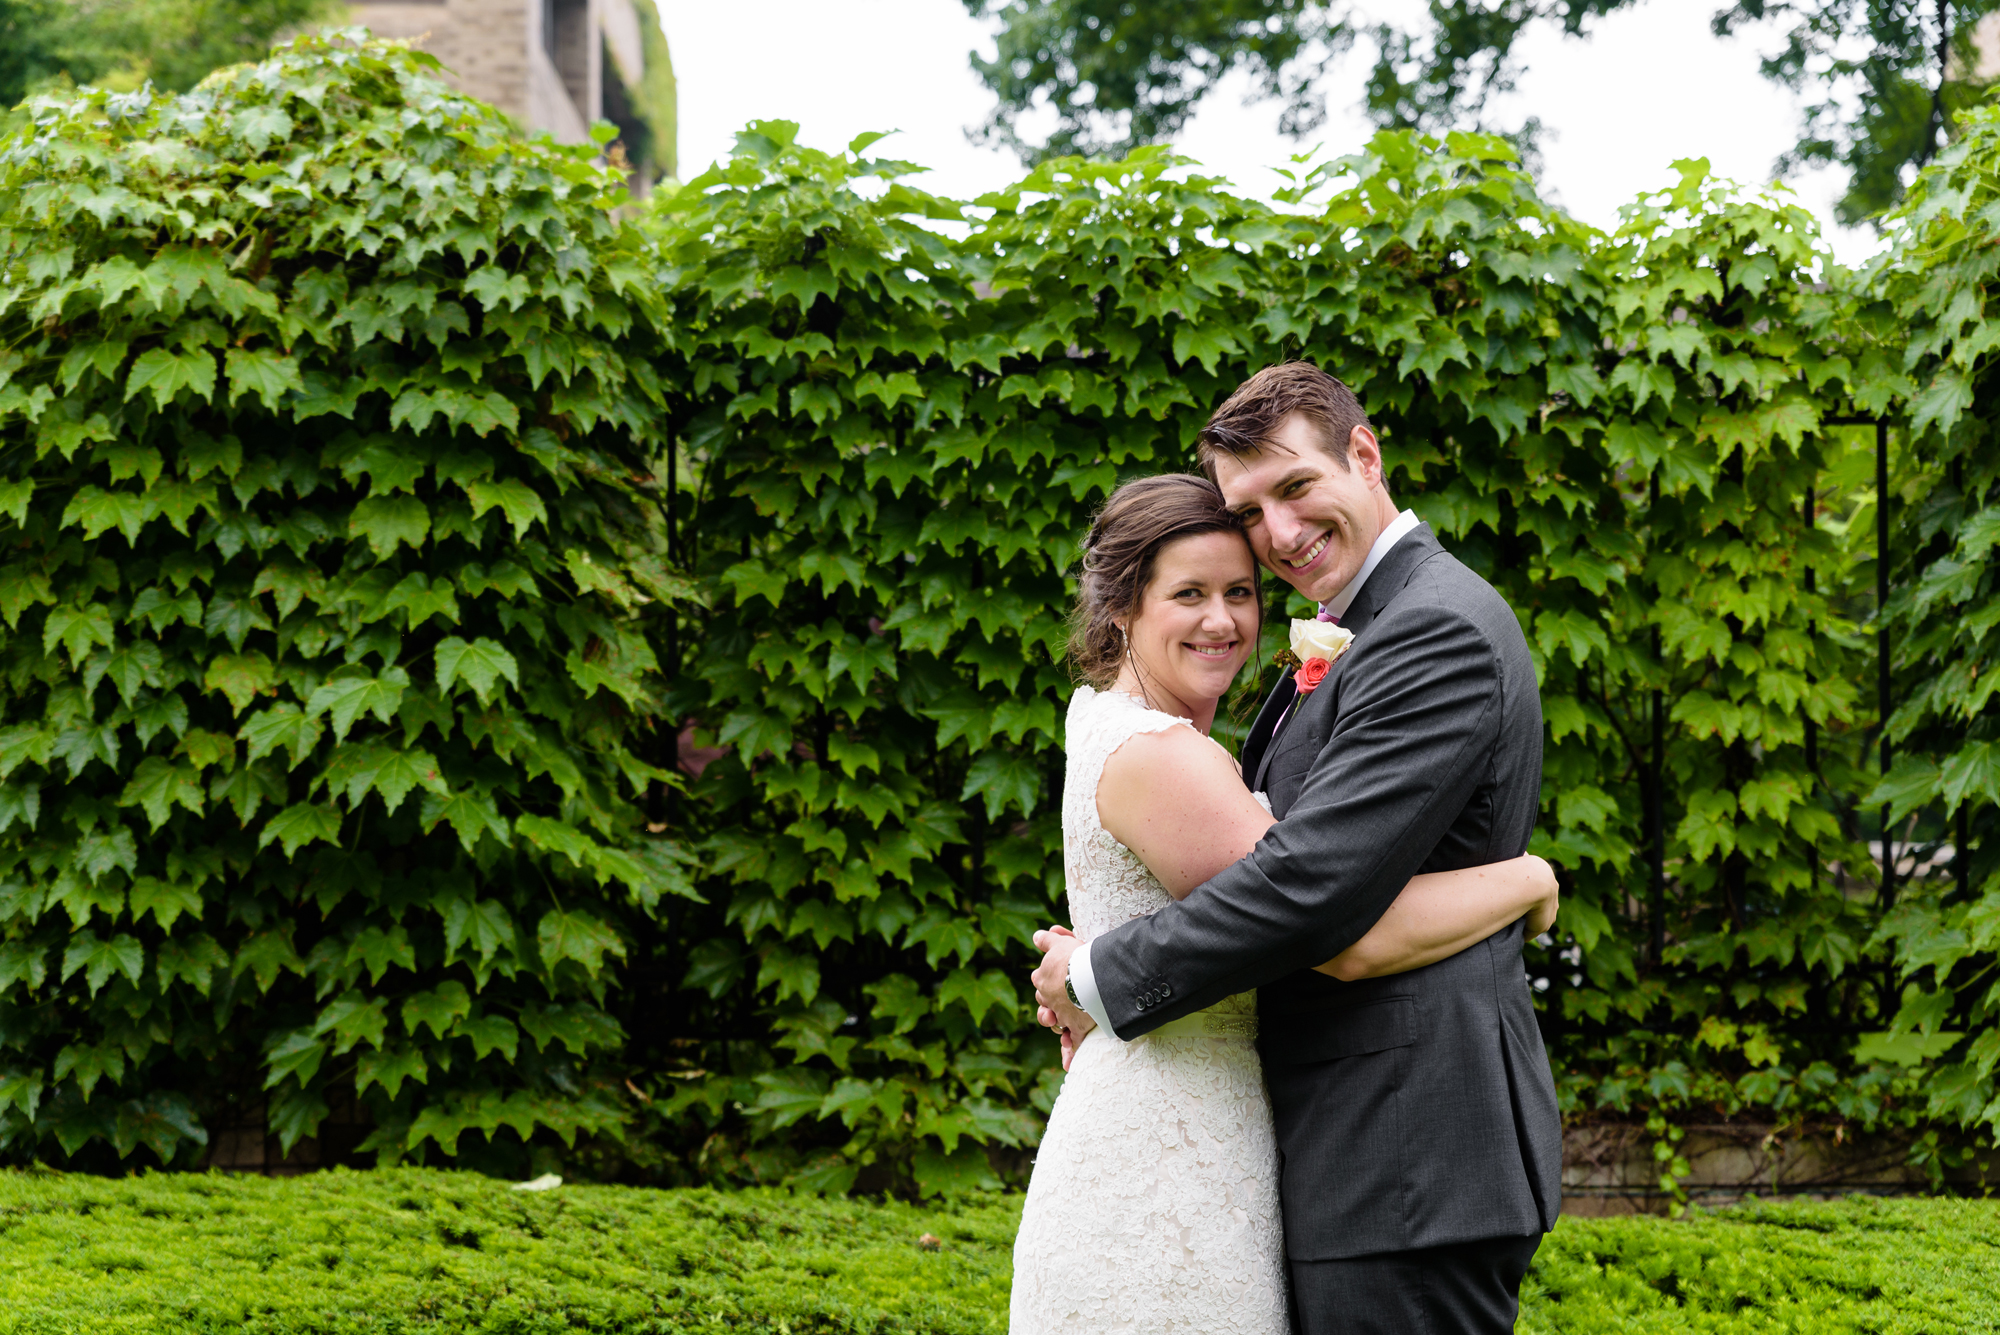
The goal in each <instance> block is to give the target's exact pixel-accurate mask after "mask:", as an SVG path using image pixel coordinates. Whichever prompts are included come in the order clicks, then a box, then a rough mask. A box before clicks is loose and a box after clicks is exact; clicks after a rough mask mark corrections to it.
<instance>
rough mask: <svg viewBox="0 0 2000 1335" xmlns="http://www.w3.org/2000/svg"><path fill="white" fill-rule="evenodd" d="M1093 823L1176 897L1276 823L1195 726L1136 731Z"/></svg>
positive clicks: (1104, 784)
mask: <svg viewBox="0 0 2000 1335" xmlns="http://www.w3.org/2000/svg"><path fill="white" fill-rule="evenodd" d="M1097 818H1098V819H1099V820H1100V821H1102V822H1103V823H1104V828H1105V829H1106V830H1109V831H1110V832H1111V837H1112V838H1113V839H1116V840H1117V841H1118V842H1119V843H1121V844H1123V845H1125V847H1127V848H1129V849H1131V850H1132V851H1133V852H1134V853H1136V854H1137V855H1138V857H1139V861H1141V862H1143V863H1145V864H1146V869H1147V870H1148V871H1150V872H1152V873H1153V875H1154V876H1157V877H1158V878H1159V880H1160V884H1161V885H1163V886H1165V887H1166V889H1167V893H1168V894H1170V895H1172V896H1173V897H1174V898H1175V899H1185V898H1187V895H1188V892H1189V891H1191V890H1193V889H1194V888H1195V887H1196V886H1198V885H1200V884H1201V883H1202V882H1203V881H1206V880H1208V879H1209V878H1210V877H1212V876H1214V875H1215V874H1216V873H1217V872H1219V871H1221V870H1222V869H1223V868H1224V867H1227V866H1228V865H1229V864H1231V863H1232V862H1236V861H1237V860H1239V859H1241V858H1244V857H1248V856H1249V854H1250V850H1251V849H1253V848H1255V847H1256V846H1257V841H1258V840H1259V839H1262V838H1263V837H1264V831H1266V830H1268V829H1270V828H1271V826H1272V824H1273V821H1272V818H1271V813H1270V812H1268V811H1266V810H1264V808H1263V807H1261V806H1259V805H1258V804H1257V799H1256V798H1254V797H1252V796H1251V795H1250V790H1249V789H1248V788H1245V787H1244V786H1243V776H1242V775H1241V774H1239V773H1238V772H1237V769H1236V762H1235V761H1234V760H1232V759H1230V758H1229V753H1228V752H1227V751H1225V750H1223V749H1222V748H1221V747H1220V746H1217V745H1216V744H1215V743H1214V742H1212V741H1210V740H1209V739H1208V738H1206V737H1204V736H1202V735H1201V734H1200V733H1198V732H1196V731H1195V730H1194V729H1192V728H1168V729H1166V730H1165V731H1163V732H1142V733H1138V734H1136V735H1135V736H1132V737H1129V738H1127V739H1126V740H1125V744H1124V745H1123V746H1120V747H1119V748H1118V749H1117V750H1116V751H1113V752H1112V753H1111V756H1110V758H1109V759H1108V760H1106V761H1105V762H1104V777H1103V778H1102V779H1100V780H1099V781H1098V784H1097ZM1517 916H1518V915H1517Z"/></svg>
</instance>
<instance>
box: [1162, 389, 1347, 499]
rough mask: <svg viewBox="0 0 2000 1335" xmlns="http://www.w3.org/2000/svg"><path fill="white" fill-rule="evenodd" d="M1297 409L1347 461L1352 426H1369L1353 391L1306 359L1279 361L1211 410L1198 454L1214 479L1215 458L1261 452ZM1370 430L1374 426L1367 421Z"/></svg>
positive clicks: (1322, 445)
mask: <svg viewBox="0 0 2000 1335" xmlns="http://www.w3.org/2000/svg"><path fill="white" fill-rule="evenodd" d="M1293 413H1297V414H1298V415H1299V416H1301V417H1303V418H1305V419H1306V420H1307V421H1308V422H1311V423H1312V424H1313V426H1314V427H1315V428H1316V429H1317V430H1318V432H1319V436H1320V448H1321V449H1323V450H1325V451H1326V452H1327V453H1328V454H1330V455H1332V456H1333V459H1334V462H1336V463H1338V464H1339V465H1340V466H1341V467H1342V468H1346V467H1348V463H1347V442H1348V439H1349V438H1350V437H1351V436H1352V435H1353V434H1354V428H1355V427H1358V426H1368V414H1367V413H1365V412H1363V411H1362V409H1361V400H1359V399H1357V398H1355V397H1354V391H1353V390H1351V389H1349V388H1348V387H1347V386H1345V385H1343V384H1341V383H1340V382H1339V381H1338V380H1336V379H1334V378H1333V377H1332V376H1330V375H1328V374H1327V373H1326V372H1324V371H1322V370H1320V369H1319V368H1318V367H1317V366H1313V365H1311V364H1309V363H1307V362H1280V363H1279V364H1278V365H1276V366H1267V367H1265V368H1264V369H1263V370H1261V371H1259V372H1258V373H1257V374H1256V375H1253V376H1251V377H1250V378H1249V379H1248V380H1246V381H1244V382H1243V383H1242V384H1241V385H1240V386H1238V387H1237V390H1236V392H1235V393H1234V394H1231V395H1230V396H1229V397H1228V398H1227V399H1225V400H1223V403H1222V406H1221V407H1220V408H1217V409H1216V410H1215V411H1214V412H1213V413H1212V414H1210V415H1209V419H1208V425H1207V426H1204V427H1203V428H1202V429H1201V435H1200V436H1198V437H1197V438H1196V441H1197V443H1196V447H1195V460H1196V462H1197V463H1199V464H1200V465H1201V471H1202V472H1204V473H1206V474H1207V475H1208V477H1209V480H1210V481H1214V480H1215V461H1216V459H1217V458H1219V457H1221V456H1224V455H1227V456H1229V457H1230V458H1234V459H1241V458H1243V457H1244V456H1246V455H1251V454H1258V453H1261V452H1262V451H1263V450H1264V449H1265V448H1266V447H1267V446H1269V445H1270V444H1271V442H1272V441H1273V440H1274V439H1276V437H1277V434H1278V428H1279V427H1280V426H1281V425H1283V424H1284V421H1285V419H1286V418H1287V417H1290V416H1291V415H1292V414H1293ZM1369 430H1371V431H1372V430H1374V428H1373V427H1369Z"/></svg>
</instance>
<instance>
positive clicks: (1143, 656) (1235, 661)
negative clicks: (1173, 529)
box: [1118, 533, 1257, 730]
mask: <svg viewBox="0 0 2000 1335" xmlns="http://www.w3.org/2000/svg"><path fill="white" fill-rule="evenodd" d="M1125 634H1126V642H1127V643H1128V644H1129V645H1130V646H1131V655H1130V657H1129V658H1128V659H1127V661H1126V664H1125V667H1124V669H1123V671H1121V672H1120V673H1119V676H1118V689H1120V690H1123V691H1129V692H1131V693H1132V694H1134V695H1143V696H1145V697H1146V699H1147V700H1148V701H1149V702H1150V703H1151V704H1152V706H1153V707H1154V708H1156V709H1163V710H1166V711H1167V712H1169V713H1173V714H1180V715H1182V716H1183V717H1186V718H1189V719H1192V720H1194V722H1195V724H1196V726H1198V727H1200V728H1203V729H1204V730H1205V729H1206V728H1207V727H1208V725H1209V724H1210V722H1212V721H1213V719H1214V717H1215V706H1216V703H1217V702H1218V701H1219V700H1221V699H1222V697H1223V695H1224V694H1225V693H1226V692H1227V691H1228V690H1229V685H1230V683H1231V682H1233V681H1234V680H1235V679H1236V674H1237V672H1239V671H1240V670H1241V669H1242V667H1243V664H1244V663H1245V662H1246V661H1248V659H1249V657H1250V655H1251V654H1252V653H1254V652H1256V648H1257V563H1256V562H1255V561H1254V560H1253V559H1251V556H1250V546H1249V544H1248V543H1247V542H1245V541H1244V540H1243V538H1242V536H1241V535H1239V534H1235V533H1201V534H1197V535H1195V536H1194V537H1189V538H1180V539H1177V540H1175V541H1173V542H1170V543H1168V544H1167V545H1166V546H1164V547H1162V548H1161V549H1160V553H1159V555H1158V556H1157V557H1156V558H1155V559H1154V561H1153V577H1152V579H1151V580H1149V581H1148V582H1147V584H1146V587H1145V589H1144V590H1143V591H1142V592H1141V593H1140V594H1139V604H1138V607H1137V608H1136V609H1135V610H1134V613H1133V615H1132V617H1131V619H1130V620H1129V621H1127V622H1126V623H1125ZM1135 667H1136V669H1137V671H1136V673H1135V671H1134V669H1135Z"/></svg>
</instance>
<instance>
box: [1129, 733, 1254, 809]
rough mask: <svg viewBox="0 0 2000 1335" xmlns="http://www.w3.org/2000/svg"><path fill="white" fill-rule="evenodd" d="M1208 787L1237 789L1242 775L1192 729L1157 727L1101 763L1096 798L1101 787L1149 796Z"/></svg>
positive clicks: (1228, 757) (1232, 760)
mask: <svg viewBox="0 0 2000 1335" xmlns="http://www.w3.org/2000/svg"><path fill="white" fill-rule="evenodd" d="M1210 785H1221V786H1223V787H1224V789H1225V791H1231V790H1233V791H1238V792H1240V791H1241V790H1242V788H1243V776H1242V771H1241V770H1240V768H1239V767H1238V766H1237V763H1236V758H1235V757H1234V756H1232V755H1230V754H1229V752H1228V751H1227V750H1225V749H1224V748H1223V747H1222V746H1221V744H1219V743H1218V742H1216V741H1215V740H1214V739H1213V738H1211V737H1208V736H1205V735H1204V734H1202V733H1199V732H1196V731H1195V730H1194V729H1193V728H1192V727H1173V728H1162V729H1161V730H1160V731H1158V732H1141V733H1135V734H1133V735H1132V736H1131V737H1128V738H1126V739H1125V743H1124V745H1122V746H1120V747H1119V748H1118V749H1117V750H1116V751H1113V752H1112V753H1111V756H1110V758H1109V759H1108V760H1106V761H1105V762H1104V783H1103V787H1101V788H1100V789H1099V790H1098V797H1099V801H1100V802H1101V801H1102V800H1103V798H1104V795H1105V790H1106V789H1115V790H1120V791H1124V792H1130V793H1133V794H1135V795H1138V794H1145V795H1154V794H1158V793H1160V792H1162V791H1165V790H1170V789H1174V788H1184V789H1185V788H1194V789H1207V788H1208V787H1209V786H1210Z"/></svg>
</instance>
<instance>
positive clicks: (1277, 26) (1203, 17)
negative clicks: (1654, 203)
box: [965, 0, 1631, 163]
mask: <svg viewBox="0 0 2000 1335" xmlns="http://www.w3.org/2000/svg"><path fill="white" fill-rule="evenodd" d="M1629 3H1631V0H1493V2H1492V3H1487V2H1486V0H1480V2H1478V3H1470V4H1468V3H1465V0H1430V3H1429V5H1428V6H1427V11H1426V14H1425V19H1426V20H1427V22H1425V23H1424V24H1423V25H1422V26H1421V27H1419V28H1418V29H1415V30H1411V29H1405V28H1399V27H1397V26H1395V25H1394V24H1390V23H1374V24H1370V23H1368V22H1366V19H1365V16H1356V15H1354V14H1353V13H1352V12H1339V11H1336V10H1334V9H1331V8H1329V7H1328V6H1325V5H1321V4H1315V3H1309V2H1308V0H1199V2H1198V3H1186V4H1179V5H1171V6H1168V5H1133V4H1122V3H1116V2H1115V0H965V6H966V8H967V9H969V10H971V11H972V13H973V14H974V15H976V16H978V17H982V18H995V19H998V20H999V32H998V34H997V37H996V40H997V43H998V47H999V49H998V52H997V53H996V55H995V57H994V58H993V59H992V60H990V61H989V60H983V59H981V58H979V57H978V56H976V55H975V56H974V57H973V58H972V67H973V69H974V70H976V71H977V72H978V74H979V77H980V78H981V79H983V80H984V81H985V82H986V86H987V87H988V88H991V89H992V90H993V92H994V94H995V96H996V97H998V98H999V105H998V106H997V107H996V108H995V109H994V111H993V114H992V116H991V117H989V118H988V120H987V123H986V125H985V126H984V127H983V128H982V130H981V133H982V134H984V135H986V136H988V137H990V138H993V139H997V140H999V141H1000V142H1002V143H1004V144H1006V145H1008V146H1009V147H1011V148H1013V149H1015V150H1016V151H1017V152H1019V153H1020V154H1021V157H1022V160H1023V161H1024V162H1029V163H1033V162H1036V161H1039V160H1040V159H1043V158H1050V157H1059V156H1061V155H1063V154H1066V153H1077V154H1084V155H1093V156H1095V155H1113V156H1115V155H1117V154H1121V153H1127V152H1130V151H1131V150H1132V149H1134V148H1136V147H1138V146H1140V145H1142V144H1153V143H1160V142H1163V141H1166V140H1170V139H1172V138H1173V137H1174V136H1175V135H1176V134H1178V133H1179V132H1180V130H1181V127H1182V126H1184V125H1185V124H1187V121H1188V118H1189V117H1190V116H1192V115H1193V114H1194V111H1195V108H1196V106H1198V105H1199V104H1200V102H1201V100H1202V98H1204V97H1206V96H1207V95H1208V94H1209V92H1210V91H1211V90H1212V89H1214V88H1215V86H1216V85H1217V84H1219V83H1220V82H1221V81H1222V80H1223V78H1224V77H1225V76H1227V75H1228V74H1229V73H1230V72H1231V71H1232V70H1235V69H1239V68H1240V69H1244V70H1247V71H1249V72H1250V73H1251V74H1252V75H1254V76H1255V77H1256V78H1257V80H1258V82H1259V83H1260V85H1261V87H1262V91H1263V93H1264V95H1265V96H1266V97H1269V98H1273V99H1277V100H1279V101H1281V102H1282V103H1283V104H1284V109H1283V111H1282V112H1281V114H1280V116H1279V128H1280V130H1282V131H1283V132H1284V133H1286V134H1289V135H1295V136H1296V135H1303V134H1308V133H1310V132H1311V131H1312V130H1314V129H1316V128H1318V127H1319V125H1320V124H1321V123H1322V122H1324V121H1325V120H1326V89H1325V87H1324V86H1323V80H1324V77H1325V75H1326V72H1327V70H1328V68H1329V67H1330V66H1331V65H1332V64H1333V63H1334V61H1335V60H1336V59H1337V58H1339V57H1340V56H1341V55H1343V54H1344V53H1345V52H1346V51H1347V50H1348V49H1349V48H1350V47H1351V46H1352V45H1353V43H1354V39H1355V38H1356V37H1357V36H1365V37H1367V38H1369V39H1370V40H1371V41H1373V43H1374V45H1375V48H1376V60H1375V65H1374V67H1373V69H1372V70H1371V71H1370V72H1369V77H1368V83H1367V88H1366V94H1365V97H1364V98H1363V106H1364V107H1365V108H1366V110H1367V112H1368V116H1369V119H1370V120H1372V121H1373V122H1374V123H1375V124H1376V125H1379V126H1382V127H1384V128H1395V129H1418V130H1423V131H1425V132H1428V133H1434V134H1443V133H1446V132H1447V131H1450V130H1470V129H1481V130H1487V129H1495V128H1497V127H1494V126H1492V125H1489V124H1488V122H1487V119H1486V116H1485V111H1486V105H1487V102H1488V101H1489V100H1490V99H1491V98H1492V97H1493V96H1494V95H1496V94H1502V93H1506V92H1509V91H1511V90H1512V89H1513V87H1514V82H1515V80H1516V79H1517V78H1518V77H1519V75H1520V73H1521V65H1520V62H1519V61H1518V60H1516V59H1515V58H1514V55H1513V50H1514V46H1515V43H1516V42H1518V41H1519V40H1520V37H1521V35H1522V33H1523V32H1525V31H1526V30H1527V29H1528V28H1530V27H1532V26H1533V25H1535V24H1538V23H1551V22H1552V23H1557V24H1560V25H1561V28H1562V30H1563V31H1564V32H1565V33H1567V34H1568V35H1570V36H1572V37H1574V36H1579V35H1581V34H1583V33H1584V31H1585V30H1586V25H1587V24H1588V23H1589V21H1590V20H1591V19H1593V18H1596V17H1599V16H1601V15H1603V14H1607V13H1609V12H1611V11H1613V10H1616V9H1621V8H1623V7H1624V6H1625V5H1627V4H1629ZM1357 18H1358V20H1359V21H1357ZM1045 108H1053V109H1054V111H1055V113H1056V128H1055V130H1054V131H1052V132H1051V133H1050V135H1049V138H1048V140H1047V141H1046V142H1045V143H1041V144H1032V143H1029V142H1027V141H1026V140H1024V139H1022V138H1021V135H1020V131H1019V128H1018V126H1019V122H1020V119H1021V117H1023V116H1028V115H1039V114H1040V113H1041V112H1042V110H1043V109H1045ZM1538 125H1539V123H1538V122H1536V121H1535V120H1533V119H1530V120H1529V121H1528V123H1527V125H1526V126H1525V127H1515V128H1514V131H1513V133H1512V134H1511V135H1510V137H1512V138H1517V139H1520V140H1521V141H1522V142H1523V143H1531V142H1532V141H1533V139H1534V138H1535V135H1536V134H1537V132H1538Z"/></svg>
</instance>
